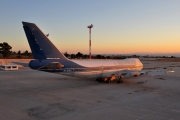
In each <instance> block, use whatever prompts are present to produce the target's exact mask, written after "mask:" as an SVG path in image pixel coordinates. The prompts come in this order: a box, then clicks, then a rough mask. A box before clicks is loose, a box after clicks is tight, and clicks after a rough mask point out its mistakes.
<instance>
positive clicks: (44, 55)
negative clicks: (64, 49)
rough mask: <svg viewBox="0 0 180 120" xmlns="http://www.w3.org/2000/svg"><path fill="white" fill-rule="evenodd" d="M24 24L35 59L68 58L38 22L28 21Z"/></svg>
mask: <svg viewBox="0 0 180 120" xmlns="http://www.w3.org/2000/svg"><path fill="white" fill-rule="evenodd" d="M22 24H23V28H24V31H25V33H26V37H27V39H28V42H29V45H30V48H31V51H32V54H33V57H34V58H35V59H61V60H66V59H67V58H66V57H65V56H64V55H63V54H62V53H61V52H60V51H59V50H58V49H57V48H56V47H55V46H54V45H53V44H52V43H51V41H50V40H49V38H47V36H46V35H45V34H44V33H43V32H42V31H41V30H40V29H39V28H38V27H37V25H36V24H34V23H28V22H22Z"/></svg>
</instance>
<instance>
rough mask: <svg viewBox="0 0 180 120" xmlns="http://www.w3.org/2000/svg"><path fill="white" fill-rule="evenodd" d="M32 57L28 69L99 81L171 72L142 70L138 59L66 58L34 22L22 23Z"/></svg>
mask: <svg viewBox="0 0 180 120" xmlns="http://www.w3.org/2000/svg"><path fill="white" fill-rule="evenodd" d="M22 24H23V28H24V31H25V34H26V37H27V40H28V42H29V45H30V48H31V51H32V54H33V57H34V59H35V60H31V61H30V62H29V67H30V68H31V69H35V70H40V71H46V72H52V73H57V74H62V75H67V76H73V77H82V78H94V79H96V80H97V81H99V82H107V83H110V82H112V81H117V83H122V82H123V78H124V77H128V76H140V75H161V74H166V73H167V72H173V71H155V70H154V71H147V70H142V68H143V64H142V63H141V61H140V60H139V59H138V58H128V59H123V60H97V59H91V60H87V59H86V60H78V59H77V60H72V59H68V58H66V57H65V56H64V55H63V54H62V53H61V52H60V51H59V50H58V49H57V48H56V47H55V46H54V44H53V43H52V42H51V41H50V40H49V38H48V37H47V36H46V35H45V34H44V33H43V32H42V31H41V30H40V29H39V27H38V26H37V25H36V24H34V23H29V22H22Z"/></svg>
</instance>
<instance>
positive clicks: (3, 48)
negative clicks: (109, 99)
mask: <svg viewBox="0 0 180 120" xmlns="http://www.w3.org/2000/svg"><path fill="white" fill-rule="evenodd" d="M64 55H65V56H66V57H67V58H69V59H89V55H87V54H83V53H81V52H77V53H76V54H69V53H68V52H65V53H64ZM139 57H140V56H138V55H101V54H97V55H92V57H91V58H92V59H125V58H139ZM141 57H144V58H168V57H167V56H141ZM0 58H13V59H16V58H19V59H33V55H32V53H31V52H29V51H28V50H26V51H24V52H21V51H20V50H19V51H18V52H16V51H12V47H11V46H10V45H9V44H8V43H7V42H3V43H0ZM170 58H175V57H174V56H171V57H170Z"/></svg>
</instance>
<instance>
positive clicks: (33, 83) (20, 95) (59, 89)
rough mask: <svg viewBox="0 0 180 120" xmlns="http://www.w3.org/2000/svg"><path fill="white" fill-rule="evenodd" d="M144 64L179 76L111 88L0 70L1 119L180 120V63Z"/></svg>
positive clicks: (128, 80) (144, 78) (147, 78)
mask: <svg viewBox="0 0 180 120" xmlns="http://www.w3.org/2000/svg"><path fill="white" fill-rule="evenodd" d="M142 62H143V63H144V67H145V69H157V70H158V69H162V70H168V69H173V70H175V72H174V73H170V74H167V75H161V76H154V77H153V76H139V77H130V78H124V83H123V84H116V83H111V84H106V83H98V82H97V81H95V80H89V79H82V78H73V77H68V76H62V75H58V74H53V73H46V72H41V71H36V70H31V69H30V68H28V67H25V68H23V69H20V70H18V71H0V120H180V62H177V61H176V62H172V61H169V62H167V61H154V60H149V59H148V60H147V59H145V60H142Z"/></svg>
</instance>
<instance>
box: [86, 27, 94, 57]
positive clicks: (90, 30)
mask: <svg viewBox="0 0 180 120" xmlns="http://www.w3.org/2000/svg"><path fill="white" fill-rule="evenodd" d="M87 28H89V59H91V28H93V25H92V24H91V25H89V26H87Z"/></svg>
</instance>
